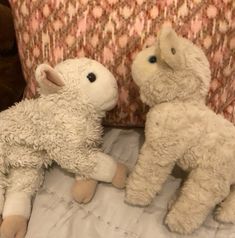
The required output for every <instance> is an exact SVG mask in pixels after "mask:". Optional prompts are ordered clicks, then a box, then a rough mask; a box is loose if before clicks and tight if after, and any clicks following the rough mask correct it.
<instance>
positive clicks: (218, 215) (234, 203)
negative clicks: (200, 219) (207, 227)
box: [215, 185, 235, 224]
mask: <svg viewBox="0 0 235 238" xmlns="http://www.w3.org/2000/svg"><path fill="white" fill-rule="evenodd" d="M215 219H216V220H218V221H219V222H224V223H233V224H235V185H234V186H232V188H231V191H230V194H229V195H228V197H227V198H226V199H225V200H224V201H223V202H222V203H221V204H220V206H219V207H218V208H217V210H216V212H215Z"/></svg>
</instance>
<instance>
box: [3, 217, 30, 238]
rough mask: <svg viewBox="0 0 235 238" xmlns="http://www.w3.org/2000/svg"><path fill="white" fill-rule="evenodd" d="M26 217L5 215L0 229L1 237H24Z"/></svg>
mask: <svg viewBox="0 0 235 238" xmlns="http://www.w3.org/2000/svg"><path fill="white" fill-rule="evenodd" d="M27 223H28V219H27V218H25V217H23V216H16V215H15V216H7V217H5V219H4V220H3V222H2V225H1V229H0V237H1V238H24V237H25V234H26V231H27Z"/></svg>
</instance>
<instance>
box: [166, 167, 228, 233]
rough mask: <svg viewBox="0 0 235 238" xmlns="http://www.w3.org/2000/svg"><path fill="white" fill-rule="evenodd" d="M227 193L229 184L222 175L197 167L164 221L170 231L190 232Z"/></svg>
mask: <svg viewBox="0 0 235 238" xmlns="http://www.w3.org/2000/svg"><path fill="white" fill-rule="evenodd" d="M228 193H229V184H228V183H227V181H225V180H224V178H223V176H220V174H219V173H216V172H215V171H209V170H208V169H199V168H198V169H196V170H194V171H192V172H191V173H190V175H189V177H188V179H187V180H186V182H185V184H184V185H183V187H182V189H181V192H180V196H179V197H178V199H177V201H176V202H175V203H174V204H173V206H172V208H171V210H170V211H169V213H168V214H167V216H166V220H165V223H166V224H167V225H168V227H169V229H170V230H171V231H174V232H177V233H180V234H184V235H185V234H190V233H192V232H193V231H194V230H195V229H197V228H198V227H199V226H200V225H201V224H202V223H203V221H204V220H205V219H206V217H207V215H208V214H209V213H210V212H211V211H212V209H213V208H214V207H215V205H216V204H218V203H219V202H221V201H222V200H223V199H224V197H226V196H227V195H228Z"/></svg>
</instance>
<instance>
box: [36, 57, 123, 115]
mask: <svg viewBox="0 0 235 238" xmlns="http://www.w3.org/2000/svg"><path fill="white" fill-rule="evenodd" d="M35 77H36V80H37V82H38V84H39V87H40V89H39V93H40V94H42V95H48V94H54V93H66V94H67V93H70V94H71V95H73V98H75V99H76V100H78V101H79V100H84V98H85V101H86V102H87V103H89V104H92V105H94V106H95V107H96V108H98V109H100V110H102V111H108V110H111V109H112V108H113V107H114V106H115V105H116V103H117V98H118V87H117V82H116V80H115V78H114V77H113V75H112V74H111V72H109V71H108V69H106V68H105V67H104V66H103V65H102V64H100V63H98V62H97V61H95V60H91V59H87V58H80V59H69V60H66V61H63V62H61V63H60V64H58V65H56V66H55V68H52V67H51V66H49V65H47V64H41V65H39V66H38V67H37V69H36V73H35Z"/></svg>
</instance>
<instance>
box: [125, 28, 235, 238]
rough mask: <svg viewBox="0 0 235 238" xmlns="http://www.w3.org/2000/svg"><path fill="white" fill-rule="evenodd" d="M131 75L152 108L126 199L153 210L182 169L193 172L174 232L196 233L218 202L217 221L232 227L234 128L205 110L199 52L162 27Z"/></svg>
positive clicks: (176, 208) (204, 69)
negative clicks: (169, 178)
mask: <svg viewBox="0 0 235 238" xmlns="http://www.w3.org/2000/svg"><path fill="white" fill-rule="evenodd" d="M132 75H133V78H134V81H135V82H136V84H137V85H138V86H139V88H140V94H141V98H142V100H143V102H145V103H146V104H148V105H149V106H150V111H149V113H148V115H147V120H146V129H145V136H146V140H145V143H144V145H143V147H142V148H141V152H140V155H139V159H138V162H137V165H136V167H135V169H134V171H133V172H132V174H131V176H130V178H129V180H128V184H127V191H126V201H127V202H128V203H131V204H135V205H148V204H149V203H150V202H151V201H152V199H153V198H154V196H155V195H156V193H159V192H160V190H161V189H162V186H163V183H164V182H165V181H166V179H167V176H168V175H169V174H170V173H171V171H172V169H173V167H174V165H175V164H177V165H179V166H180V167H181V168H182V169H184V170H186V171H188V172H189V175H188V178H187V180H186V181H185V183H184V184H183V186H182V188H181V190H180V193H179V195H178V197H177V199H176V200H175V201H174V202H173V204H172V205H171V208H170V211H169V212H168V214H167V216H166V219H165V223H166V224H167V225H168V227H169V229H170V230H171V231H175V232H178V233H181V234H189V233H191V232H193V231H194V230H195V229H197V228H198V227H199V226H200V225H201V224H202V223H203V221H204V220H205V219H206V217H207V215H208V213H209V212H211V210H212V209H213V208H214V207H215V206H216V205H217V204H221V205H220V207H219V208H218V209H217V210H216V218H217V220H219V221H222V222H235V192H234V188H233V187H231V186H232V185H233V184H234V183H235V173H234V171H235V128H234V126H233V125H232V124H231V123H230V122H228V121H227V120H225V119H224V118H223V117H222V116H219V115H216V114H215V113H214V112H212V111H211V110H210V109H209V108H207V107H206V106H205V97H206V95H207V92H208V87H209V82H210V69H209V63H208V61H207V59H206V57H205V55H204V53H203V52H202V50H201V49H199V48H198V47H197V46H195V45H193V44H192V43H191V42H190V41H188V40H187V39H184V38H182V37H180V36H177V34H176V33H175V32H174V31H173V30H172V29H171V28H169V27H163V28H162V29H161V31H160V32H159V35H158V39H157V42H156V44H155V45H153V46H152V47H150V48H147V49H144V50H143V51H142V52H140V53H139V54H138V55H137V56H136V58H135V60H134V62H133V65H132ZM222 201H223V202H222ZM221 202H222V203H221Z"/></svg>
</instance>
